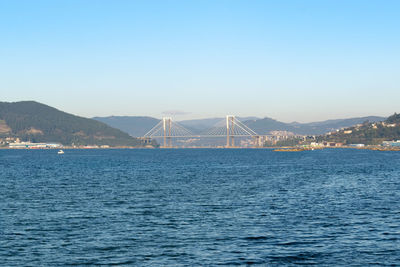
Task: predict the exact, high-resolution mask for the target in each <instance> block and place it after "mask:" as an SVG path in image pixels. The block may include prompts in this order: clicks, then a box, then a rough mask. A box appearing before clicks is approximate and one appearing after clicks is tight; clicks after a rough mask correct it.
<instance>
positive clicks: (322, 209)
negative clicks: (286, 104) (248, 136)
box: [0, 149, 400, 266]
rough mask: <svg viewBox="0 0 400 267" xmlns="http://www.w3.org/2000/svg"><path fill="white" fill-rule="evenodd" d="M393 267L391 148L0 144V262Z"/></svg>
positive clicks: (396, 189)
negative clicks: (38, 146) (58, 147)
mask: <svg viewBox="0 0 400 267" xmlns="http://www.w3.org/2000/svg"><path fill="white" fill-rule="evenodd" d="M71 265H72V266H297V265H305V266H308V265H316V266H368V265H377V266H379V265H380V266H399V265H400V153H399V152H395V151H370V150H358V149H323V150H314V151H302V152H276V151H273V150H270V149H115V150H113V149H104V150H101V149H93V150H77V149H76V150H72V149H71V150H68V149H66V150H65V154H63V155H58V154H57V151H56V150H0V266H71Z"/></svg>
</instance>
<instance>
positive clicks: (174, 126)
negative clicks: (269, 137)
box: [143, 115, 260, 148]
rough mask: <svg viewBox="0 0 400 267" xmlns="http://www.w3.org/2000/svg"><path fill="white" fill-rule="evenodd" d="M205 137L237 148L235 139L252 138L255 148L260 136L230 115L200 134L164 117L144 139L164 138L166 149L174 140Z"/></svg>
mask: <svg viewBox="0 0 400 267" xmlns="http://www.w3.org/2000/svg"><path fill="white" fill-rule="evenodd" d="M204 137H225V138H226V147H228V148H231V147H235V138H237V137H250V138H253V143H254V146H258V143H259V142H258V139H259V138H260V135H258V134H257V133H256V132H255V131H253V130H252V129H250V128H249V127H248V126H246V125H245V124H243V123H242V122H241V121H239V120H238V119H237V118H236V117H235V116H233V115H228V116H226V119H225V120H221V121H220V122H218V123H217V124H215V125H214V126H213V127H211V128H209V129H207V130H204V131H202V132H200V133H193V131H191V130H189V129H187V128H185V127H184V126H182V125H181V124H179V123H178V122H176V121H173V120H172V118H171V117H164V118H162V120H160V122H159V123H158V124H157V125H155V126H154V127H153V128H152V129H151V130H150V131H148V132H147V133H146V134H145V135H144V136H143V138H144V139H154V138H162V139H163V143H164V146H163V147H165V148H170V147H172V139H173V138H204Z"/></svg>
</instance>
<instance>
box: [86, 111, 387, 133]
mask: <svg viewBox="0 0 400 267" xmlns="http://www.w3.org/2000/svg"><path fill="white" fill-rule="evenodd" d="M93 119H95V120H98V121H101V122H103V123H106V124H108V125H110V126H111V127H115V128H117V129H120V130H122V131H125V132H127V133H128V134H130V135H131V136H136V137H140V136H143V135H144V134H146V133H147V132H148V131H149V130H150V129H151V128H152V127H154V126H155V125H156V124H157V123H158V122H159V121H160V120H159V119H156V118H152V117H137V116H111V117H94V118H93ZM224 119H225V118H206V119H197V120H183V121H179V122H178V123H179V124H180V125H182V126H184V127H186V128H187V129H189V130H191V131H192V132H194V133H199V132H201V131H204V130H206V129H209V128H211V127H213V126H214V125H215V124H217V123H218V122H221V121H223V120H224ZM238 119H239V120H240V121H241V122H243V123H244V124H246V125H247V126H248V127H250V128H251V129H253V130H254V131H255V132H256V133H258V134H260V135H266V134H270V133H271V132H272V131H287V132H292V133H294V134H299V135H321V134H325V133H327V132H331V131H334V130H336V129H341V128H346V127H350V126H353V125H356V124H360V123H364V122H365V121H369V122H377V121H383V120H385V117H378V116H368V117H357V118H349V119H337V120H326V121H319V122H310V123H298V122H293V123H285V122H281V121H278V120H274V119H271V118H268V117H265V118H263V119H261V118H257V117H238Z"/></svg>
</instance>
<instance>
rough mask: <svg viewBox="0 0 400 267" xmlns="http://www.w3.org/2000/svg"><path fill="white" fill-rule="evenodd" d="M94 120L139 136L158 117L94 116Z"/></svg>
mask: <svg viewBox="0 0 400 267" xmlns="http://www.w3.org/2000/svg"><path fill="white" fill-rule="evenodd" d="M93 119H94V120H97V121H100V122H103V123H105V124H107V125H109V126H111V127H114V128H117V129H120V130H121V131H124V132H126V133H128V134H129V135H131V136H136V137H141V136H143V135H145V134H146V133H147V132H148V131H149V130H150V129H151V128H153V127H154V126H155V125H156V124H157V123H159V121H160V120H159V119H155V118H152V117H139V116H137V117H136V116H110V117H94V118H93Z"/></svg>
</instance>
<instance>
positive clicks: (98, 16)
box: [0, 0, 400, 122]
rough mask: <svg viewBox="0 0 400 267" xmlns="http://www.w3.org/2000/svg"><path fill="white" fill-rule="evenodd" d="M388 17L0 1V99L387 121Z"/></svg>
mask: <svg viewBox="0 0 400 267" xmlns="http://www.w3.org/2000/svg"><path fill="white" fill-rule="evenodd" d="M399 14H400V1H389V0H387V1H378V0H376V1H367V0H360V1H351V0H343V1H341V0H325V1H321V0H315V1H307V0H298V1H296V0H293V1H285V0H275V1H268V0H263V1H255V0H250V1H249V0H243V1H235V0H227V1H222V0H211V1H206V0H198V1H195V0H192V1H186V0H182V1H149V0H143V1H133V0H129V1H128V0H126V1H121V0H108V1H100V0H79V1H73V0H64V1H61V0H57V1H41V0H35V1H31V0H27V1H18V0H15V1H12V0H8V1H7V0H0V92H1V97H0V99H1V101H19V100H36V101H39V102H42V103H45V104H48V105H51V106H54V107H57V108H59V109H61V110H64V111H67V112H71V113H73V114H77V115H81V116H86V117H91V116H108V115H149V116H155V117H161V116H162V115H163V112H165V111H169V110H176V111H180V112H177V113H182V114H183V115H182V114H181V115H179V116H178V115H177V119H189V118H201V117H214V116H223V115H225V114H235V115H240V116H260V117H264V116H268V117H273V118H275V119H279V120H283V121H300V122H307V121H315V120H325V119H331V118H346V117H353V116H366V115H390V114H391V113H393V112H395V111H397V112H400V16H399Z"/></svg>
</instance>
